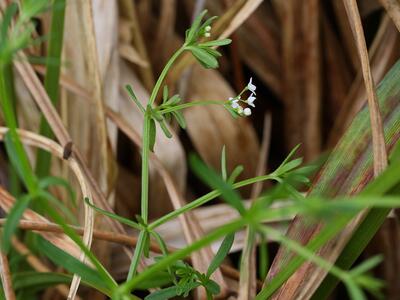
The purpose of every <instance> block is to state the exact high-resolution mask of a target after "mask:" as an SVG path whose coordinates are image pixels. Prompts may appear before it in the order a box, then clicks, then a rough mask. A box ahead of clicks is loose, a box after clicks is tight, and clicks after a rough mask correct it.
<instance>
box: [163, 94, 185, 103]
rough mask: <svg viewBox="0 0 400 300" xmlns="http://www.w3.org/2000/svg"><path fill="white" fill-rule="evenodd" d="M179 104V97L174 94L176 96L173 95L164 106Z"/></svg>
mask: <svg viewBox="0 0 400 300" xmlns="http://www.w3.org/2000/svg"><path fill="white" fill-rule="evenodd" d="M179 102H181V97H180V96H179V95H178V94H176V95H173V96H172V97H171V98H170V99H169V100H168V101H167V102H166V103H165V105H176V104H178V103H179Z"/></svg>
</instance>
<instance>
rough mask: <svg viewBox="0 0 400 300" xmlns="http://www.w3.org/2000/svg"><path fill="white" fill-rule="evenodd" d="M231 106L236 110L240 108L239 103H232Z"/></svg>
mask: <svg viewBox="0 0 400 300" xmlns="http://www.w3.org/2000/svg"><path fill="white" fill-rule="evenodd" d="M231 106H232V108H234V109H236V108H238V107H239V103H238V102H237V101H232V104H231Z"/></svg>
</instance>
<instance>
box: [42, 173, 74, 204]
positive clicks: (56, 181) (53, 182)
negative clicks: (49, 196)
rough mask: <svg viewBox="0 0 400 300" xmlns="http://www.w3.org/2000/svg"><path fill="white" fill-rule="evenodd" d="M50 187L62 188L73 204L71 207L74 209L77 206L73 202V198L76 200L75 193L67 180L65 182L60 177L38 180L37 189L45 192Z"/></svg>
mask: <svg viewBox="0 0 400 300" xmlns="http://www.w3.org/2000/svg"><path fill="white" fill-rule="evenodd" d="M50 186H62V187H64V188H65V189H66V190H67V192H68V195H69V198H70V199H71V202H72V203H73V205H74V206H75V207H76V206H77V203H76V200H75V198H76V195H75V192H74V190H73V189H72V187H71V185H70V184H69V182H68V181H67V180H65V179H63V178H61V177H56V176H47V177H44V178H41V179H40V180H39V187H40V188H41V189H43V190H46V189H48V188H49V187H50Z"/></svg>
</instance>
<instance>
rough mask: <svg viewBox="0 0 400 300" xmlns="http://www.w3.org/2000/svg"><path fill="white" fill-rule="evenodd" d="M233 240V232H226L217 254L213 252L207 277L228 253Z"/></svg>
mask: <svg viewBox="0 0 400 300" xmlns="http://www.w3.org/2000/svg"><path fill="white" fill-rule="evenodd" d="M234 240H235V234H234V233H232V234H228V235H227V236H226V237H225V238H224V240H223V241H222V243H221V246H220V247H219V249H218V251H217V254H215V256H214V258H213V260H212V261H211V263H210V266H209V267H208V269H207V274H206V275H207V277H210V276H211V275H212V274H213V273H214V272H215V270H216V269H218V267H219V266H220V265H221V264H222V262H223V261H224V259H225V257H226V256H227V255H228V254H229V250H230V249H231V248H232V245H233V241H234Z"/></svg>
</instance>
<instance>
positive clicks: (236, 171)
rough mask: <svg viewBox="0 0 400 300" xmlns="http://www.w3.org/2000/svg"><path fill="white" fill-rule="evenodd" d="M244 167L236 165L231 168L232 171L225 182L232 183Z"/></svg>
mask: <svg viewBox="0 0 400 300" xmlns="http://www.w3.org/2000/svg"><path fill="white" fill-rule="evenodd" d="M243 170H244V167H243V166H242V165H239V166H237V167H236V168H235V169H233V172H232V173H231V175H230V176H229V178H228V180H227V182H228V183H229V184H234V183H235V181H236V179H237V178H238V176H239V175H240V174H241V173H242V172H243Z"/></svg>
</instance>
